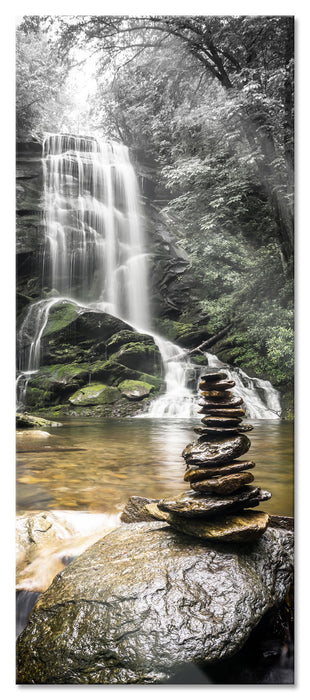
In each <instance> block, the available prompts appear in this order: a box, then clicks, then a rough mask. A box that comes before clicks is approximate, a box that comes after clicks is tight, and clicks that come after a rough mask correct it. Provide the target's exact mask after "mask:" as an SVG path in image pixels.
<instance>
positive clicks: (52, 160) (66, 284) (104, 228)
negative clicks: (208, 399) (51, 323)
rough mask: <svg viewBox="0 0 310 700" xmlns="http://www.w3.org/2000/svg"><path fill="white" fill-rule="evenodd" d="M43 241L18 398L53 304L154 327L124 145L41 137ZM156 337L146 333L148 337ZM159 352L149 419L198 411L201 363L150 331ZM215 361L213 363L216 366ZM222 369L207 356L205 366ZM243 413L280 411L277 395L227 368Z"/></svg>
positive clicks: (36, 362)
mask: <svg viewBox="0 0 310 700" xmlns="http://www.w3.org/2000/svg"><path fill="white" fill-rule="evenodd" d="M42 163H43V175H44V194H43V210H44V232H45V248H44V256H43V266H42V287H46V288H49V289H51V292H50V294H49V296H48V297H46V298H43V299H41V300H40V301H37V302H35V303H33V304H31V305H30V307H29V309H28V312H27V314H26V316H25V319H24V321H23V323H22V326H21V329H20V332H19V334H18V371H19V375H18V377H17V382H16V386H17V405H18V407H19V408H22V406H23V405H24V404H25V396H26V391H27V384H28V381H29V379H30V377H31V375H32V374H33V373H34V372H36V371H38V369H39V367H40V359H41V340H42V337H43V335H44V331H45V328H46V325H47V322H48V318H49V313H50V310H51V309H52V308H53V306H55V305H57V304H60V303H64V302H70V303H73V304H75V305H76V307H77V312H83V310H85V309H90V310H94V311H103V312H107V313H110V314H112V315H113V316H116V317H118V318H120V319H122V320H124V321H126V322H128V323H129V324H130V325H132V326H133V327H135V328H136V329H137V330H138V331H140V332H143V333H148V334H150V335H151V334H152V329H151V318H150V310H149V295H148V284H147V251H146V247H145V242H144V234H143V226H142V216H141V212H140V207H139V190H138V183H137V178H136V175H135V171H134V168H133V166H132V164H131V162H130V159H129V152H128V148H127V147H126V146H124V145H122V144H119V143H116V142H105V141H103V140H101V139H99V138H95V137H83V136H70V135H68V134H47V135H46V137H45V139H44V142H43V151H42ZM152 335H153V334H152ZM154 340H155V342H156V343H157V345H158V348H159V350H160V352H161V355H162V359H163V364H164V369H165V382H166V393H165V394H164V396H161V397H160V398H159V399H157V400H154V401H153V402H152V404H151V407H150V409H149V411H148V413H147V415H148V416H151V417H166V416H167V417H176V418H181V417H182V418H187V417H191V416H195V415H196V414H197V400H196V396H195V393H196V392H197V385H198V380H199V367H197V365H196V366H195V365H193V364H192V363H191V362H190V360H189V359H185V360H184V358H183V359H182V360H181V361H178V359H176V360H172V361H171V358H172V357H174V356H175V357H176V358H177V357H178V356H181V355H183V354H184V353H183V350H181V349H180V348H179V347H178V346H177V345H174V344H173V343H171V342H169V341H167V340H165V339H164V338H162V337H160V336H156V335H154ZM217 363H219V364H217ZM207 364H209V366H222V363H220V361H219V360H218V358H216V357H215V356H214V355H210V354H207V353H206V365H207ZM229 375H230V376H231V377H232V378H233V379H234V380H235V382H236V389H238V392H239V394H240V395H241V396H242V398H243V399H244V404H245V407H246V411H247V415H248V416H249V417H250V418H276V417H278V415H280V410H281V409H280V404H279V397H278V393H277V392H276V391H275V390H274V389H273V387H272V386H271V384H270V383H269V382H263V381H261V380H258V379H250V377H248V376H247V375H246V374H245V373H244V372H242V370H239V369H237V368H229Z"/></svg>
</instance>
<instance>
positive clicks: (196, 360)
mask: <svg viewBox="0 0 310 700" xmlns="http://www.w3.org/2000/svg"><path fill="white" fill-rule="evenodd" d="M188 357H189V359H190V360H191V362H193V364H194V365H203V366H206V367H207V366H208V361H207V358H206V357H204V355H189V356H188Z"/></svg>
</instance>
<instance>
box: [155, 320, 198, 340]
mask: <svg viewBox="0 0 310 700" xmlns="http://www.w3.org/2000/svg"><path fill="white" fill-rule="evenodd" d="M154 327H155V328H156V331H157V332H158V333H159V334H160V335H163V336H164V338H167V340H171V341H172V342H173V341H174V340H176V338H178V337H180V336H181V335H183V334H185V333H189V332H190V331H191V330H192V329H193V324H192V323H180V321H173V320H172V319H167V318H158V319H155V322H154Z"/></svg>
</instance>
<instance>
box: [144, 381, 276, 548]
mask: <svg viewBox="0 0 310 700" xmlns="http://www.w3.org/2000/svg"><path fill="white" fill-rule="evenodd" d="M234 385H235V382H234V381H232V380H230V379H228V377H227V373H226V372H223V371H220V370H214V369H210V370H209V371H207V373H206V374H204V375H203V376H202V377H201V379H200V384H199V389H200V390H201V399H200V401H199V406H200V410H199V413H201V414H203V418H202V419H201V422H202V424H203V427H197V428H194V432H195V433H196V434H198V436H199V437H198V441H197V442H193V443H190V444H189V445H187V446H186V447H185V449H184V451H183V453H182V454H183V457H184V459H185V461H186V471H185V475H184V480H185V481H186V482H187V483H189V485H190V490H188V491H185V492H184V493H181V494H180V495H179V496H177V497H175V498H174V499H173V498H172V499H171V498H165V499H163V500H160V501H157V502H156V503H150V504H149V505H148V506H147V511H148V513H149V514H150V515H152V516H153V517H155V518H157V519H160V520H165V521H167V522H168V523H170V525H171V526H172V527H174V528H175V529H176V530H179V531H181V532H184V533H186V534H188V535H193V536H196V537H199V538H201V539H206V540H210V539H211V540H219V541H228V542H234V541H237V542H238V541H249V540H253V539H256V538H257V537H259V536H260V535H261V534H262V533H263V532H264V531H265V529H266V527H267V524H268V520H269V516H268V514H267V513H263V512H261V511H258V510H256V511H254V510H251V508H254V507H255V506H257V505H259V503H260V501H265V500H268V499H269V498H271V494H270V493H269V492H268V491H264V490H262V489H261V488H259V487H255V486H253V485H252V482H253V480H254V476H253V474H252V471H251V470H252V469H254V467H255V464H254V462H252V461H243V460H239V459H238V458H239V457H241V455H243V454H244V453H246V452H247V451H248V450H249V448H250V445H251V442H250V440H249V438H248V436H247V435H246V434H245V433H246V432H248V431H250V430H252V429H253V426H251V425H242V419H243V417H244V416H245V411H244V410H243V408H242V407H241V406H242V403H243V400H242V399H241V398H238V397H235V396H233V395H232V392H231V389H232V388H233V386H234ZM250 484H251V485H250Z"/></svg>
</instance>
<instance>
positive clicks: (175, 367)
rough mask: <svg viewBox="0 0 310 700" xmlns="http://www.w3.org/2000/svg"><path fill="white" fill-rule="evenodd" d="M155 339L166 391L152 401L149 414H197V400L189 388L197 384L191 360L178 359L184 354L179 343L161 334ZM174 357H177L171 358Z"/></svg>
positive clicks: (184, 416)
mask: <svg viewBox="0 0 310 700" xmlns="http://www.w3.org/2000/svg"><path fill="white" fill-rule="evenodd" d="M154 339H155V341H156V344H157V345H158V348H159V350H160V353H161V356H162V359H163V364H164V369H165V382H166V392H165V394H164V395H163V396H160V397H159V399H157V400H156V401H153V402H152V404H151V406H150V409H149V411H148V414H147V415H149V416H152V417H153V418H162V417H166V416H170V417H173V418H190V417H191V416H193V415H196V413H197V402H196V401H195V395H194V394H193V392H192V390H191V389H190V388H189V385H190V384H193V383H194V384H197V382H195V374H196V373H195V369H194V366H193V365H192V363H191V362H190V360H182V361H179V360H178V356H180V357H181V356H184V351H183V350H181V348H179V347H178V346H177V345H174V344H173V343H170V342H169V341H168V340H165V339H164V338H161V337H159V336H154ZM172 357H174V358H176V359H175V360H171V358H172ZM169 360H171V361H169Z"/></svg>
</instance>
